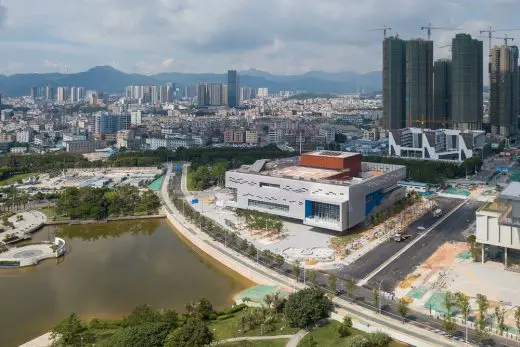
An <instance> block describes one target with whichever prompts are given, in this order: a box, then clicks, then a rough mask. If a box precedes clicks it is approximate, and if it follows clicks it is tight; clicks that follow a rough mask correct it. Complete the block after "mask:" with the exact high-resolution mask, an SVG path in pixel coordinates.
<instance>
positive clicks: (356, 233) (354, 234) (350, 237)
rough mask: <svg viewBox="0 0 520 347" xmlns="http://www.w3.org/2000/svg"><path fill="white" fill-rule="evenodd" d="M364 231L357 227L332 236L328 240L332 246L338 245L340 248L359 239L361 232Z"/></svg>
mask: <svg viewBox="0 0 520 347" xmlns="http://www.w3.org/2000/svg"><path fill="white" fill-rule="evenodd" d="M365 231H366V230H364V229H362V228H359V229H357V230H353V231H349V232H348V234H346V235H340V236H335V237H333V238H332V239H331V240H330V243H331V244H332V245H333V246H340V247H341V248H343V247H345V246H347V245H348V244H349V243H352V242H353V241H355V240H356V239H359V238H360V237H362V236H363V233H364V232H365Z"/></svg>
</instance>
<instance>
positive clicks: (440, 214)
mask: <svg viewBox="0 0 520 347" xmlns="http://www.w3.org/2000/svg"><path fill="white" fill-rule="evenodd" d="M440 216H442V210H441V209H440V208H438V209H436V210H435V211H433V217H434V218H439V217H440Z"/></svg>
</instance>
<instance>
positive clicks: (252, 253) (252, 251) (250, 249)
mask: <svg viewBox="0 0 520 347" xmlns="http://www.w3.org/2000/svg"><path fill="white" fill-rule="evenodd" d="M257 252H258V250H257V249H256V247H255V246H254V245H253V244H252V243H250V244H249V246H248V247H247V254H248V255H249V256H250V257H256V255H257Z"/></svg>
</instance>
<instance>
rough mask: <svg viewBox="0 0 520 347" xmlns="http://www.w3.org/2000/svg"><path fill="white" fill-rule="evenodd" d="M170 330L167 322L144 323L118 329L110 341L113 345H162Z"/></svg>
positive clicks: (151, 346) (137, 346)
mask: <svg viewBox="0 0 520 347" xmlns="http://www.w3.org/2000/svg"><path fill="white" fill-rule="evenodd" d="M169 332H170V326H169V325H168V324H166V323H144V324H140V325H135V326H130V327H127V328H124V329H120V330H118V331H117V332H116V333H115V334H114V335H113V336H112V337H111V338H110V339H109V340H108V341H107V346H111V347H141V346H149V347H162V346H164V340H165V338H166V336H168V333H169Z"/></svg>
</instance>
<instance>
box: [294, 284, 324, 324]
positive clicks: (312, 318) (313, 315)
mask: <svg viewBox="0 0 520 347" xmlns="http://www.w3.org/2000/svg"><path fill="white" fill-rule="evenodd" d="M332 308H333V305H332V301H330V299H329V298H328V297H327V296H326V295H325V293H324V292H323V291H321V290H320V289H317V288H305V289H302V290H300V291H298V292H296V293H291V294H290V295H289V297H288V298H287V302H286V303H285V308H284V311H285V315H286V317H287V320H288V322H289V324H290V325H291V326H292V327H299V328H309V327H311V326H313V325H314V324H316V322H317V321H319V320H320V319H323V318H327V317H328V316H329V314H330V312H331V311H332Z"/></svg>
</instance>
